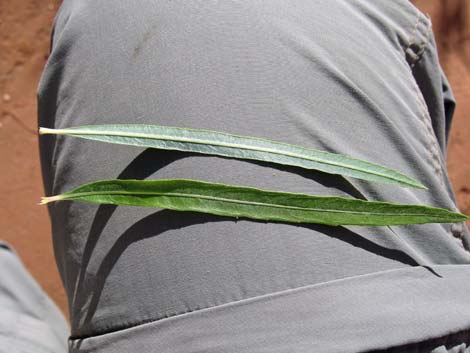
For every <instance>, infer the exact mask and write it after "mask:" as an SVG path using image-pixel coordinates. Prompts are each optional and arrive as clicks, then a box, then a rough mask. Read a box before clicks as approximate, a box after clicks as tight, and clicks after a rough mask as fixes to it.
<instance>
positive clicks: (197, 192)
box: [42, 179, 468, 226]
mask: <svg viewBox="0 0 470 353" xmlns="http://www.w3.org/2000/svg"><path fill="white" fill-rule="evenodd" d="M59 200H77V201H86V202H92V203H99V204H114V205H128V206H141V207H155V208H167V209H171V210H176V211H195V212H203V213H210V214H215V215H222V216H230V217H247V218H252V219H258V220H266V221H282V222H292V223H320V224H327V225H368V226H386V225H405V224H422V223H453V222H462V221H465V220H467V219H468V218H467V216H465V215H462V214H459V213H454V212H451V211H448V210H445V209H441V208H433V207H427V206H421V205H400V204H392V203H387V202H372V201H364V200H358V199H350V198H341V197H324V196H322V197H319V196H311V195H306V194H294V193H286V192H277V191H267V190H260V189H255V188H249V187H241V186H232V185H224V184H216V183H208V182H202V181H197V180H187V179H163V180H101V181H96V182H93V183H90V184H85V185H82V186H80V187H78V188H76V189H74V190H72V191H69V192H66V193H64V194H62V195H58V196H52V197H45V198H43V199H42V203H43V204H44V203H48V202H52V201H59Z"/></svg>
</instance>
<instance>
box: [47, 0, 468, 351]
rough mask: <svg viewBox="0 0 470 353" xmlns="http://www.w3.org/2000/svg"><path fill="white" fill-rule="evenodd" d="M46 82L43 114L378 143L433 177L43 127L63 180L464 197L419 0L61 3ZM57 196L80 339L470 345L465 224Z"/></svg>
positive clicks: (59, 255)
mask: <svg viewBox="0 0 470 353" xmlns="http://www.w3.org/2000/svg"><path fill="white" fill-rule="evenodd" d="M38 99H39V125H40V126H44V127H49V128H63V127H69V126H77V125H84V124H108V123H147V124H159V125H167V126H180V127H188V128H200V129H210V130H220V131H225V132H229V133H234V134H239V135H248V136H257V137H261V138H267V139H272V140H277V141H282V142H286V143H292V144H297V145H302V146H305V147H309V148H316V149H321V150H326V151H330V152H336V153H342V154H346V155H350V156H353V157H357V158H361V159H365V160H368V161H371V162H374V163H378V164H382V165H386V166H388V167H390V168H394V169H397V170H399V171H401V172H403V173H405V174H407V175H409V176H411V177H414V178H416V179H418V180H420V181H421V182H423V183H424V184H425V185H426V186H427V187H428V189H429V190H414V189H406V188H398V187H395V186H387V185H378V184H373V183H368V182H362V181H358V180H353V179H345V178H343V177H341V176H338V175H327V174H323V173H319V172H306V171H303V170H299V169H297V168H293V167H278V166H275V165H272V164H269V163H252V162H248V161H243V160H235V159H227V158H218V157H211V156H202V155H195V154H190V153H182V152H175V151H158V150H142V149H136V148H131V147H126V146H116V145H107V144H102V143H98V142H93V141H85V140H78V139H74V138H71V137H52V136H43V137H41V139H40V147H41V162H42V167H43V176H44V185H45V190H46V193H47V194H48V195H53V194H59V193H62V192H65V191H67V190H70V189H72V188H74V187H76V186H78V185H80V184H83V183H86V182H90V181H93V180H97V179H112V178H122V179H158V178H189V179H200V180H206V181H213V182H222V183H226V184H235V185H247V186H253V187H258V188H264V189H271V190H285V191H290V192H297V193H309V194H317V195H338V196H344V197H359V198H367V199H369V200H380V201H390V202H398V203H419V204H425V205H429V206H437V207H443V208H447V209H450V210H457V206H456V203H455V198H454V195H453V192H452V187H451V185H450V182H449V178H448V175H447V169H446V163H445V156H446V146H447V139H448V134H449V129H450V126H451V120H452V114H453V110H454V104H455V102H454V98H453V96H452V92H451V90H450V87H449V85H448V82H447V80H446V78H445V76H444V74H443V73H442V70H441V68H440V66H439V62H438V57H437V53H436V45H435V42H434V38H433V34H432V28H431V23H430V21H429V19H428V18H427V17H426V16H424V15H423V14H422V13H420V12H419V11H418V10H417V9H416V8H414V7H413V5H411V3H410V2H408V1H406V0H396V1H388V0H377V1H368V0H351V1H345V0H328V1H326V0H324V1H311V0H292V1H285V0H204V1H203V0H194V1H183V0H158V1H156V0H140V1H129V0H113V1H110V0H102V1H95V0H80V1H78V0H64V2H63V4H62V6H61V8H60V11H59V13H58V15H57V17H56V20H55V25H54V33H53V38H52V51H51V55H50V58H49V60H48V63H47V65H46V67H45V70H44V73H43V76H42V78H41V82H40V85H39V88H38ZM49 210H50V215H51V220H52V231H53V240H54V247H55V253H56V259H57V263H58V267H59V270H60V274H61V276H62V280H63V282H64V286H65V288H66V292H67V294H68V300H69V306H70V315H71V329H72V334H71V338H70V351H71V352H104V353H107V352H113V353H116V352H179V353H189V352H217V353H221V352H222V353H223V352H250V353H255V352H256V353H258V352H270V353H276V352H299V353H300V352H301V353H303V352H365V351H374V350H384V349H395V351H400V352H401V351H403V352H404V351H410V352H417V351H423V352H430V351H433V350H434V352H441V351H443V350H444V351H448V350H449V351H452V352H457V351H459V350H458V349H467V350H468V348H465V347H468V344H469V343H470V341H469V336H468V330H470V305H469V299H468V298H469V297H468V293H469V292H470V281H469V278H470V237H469V233H468V230H467V229H466V227H465V225H464V224H428V225H413V226H406V227H326V226H317V225H304V224H302V225H292V224H284V223H273V222H259V221H258V222H257V221H252V220H247V219H240V220H235V219H231V218H225V217H216V216H210V215H204V214H196V213H189V212H186V213H178V212H173V211H168V210H152V209H143V208H135V207H134V208H133V207H115V206H109V205H102V206H98V205H92V204H86V203H79V202H59V203H55V204H52V205H50V207H49ZM453 334H458V335H457V336H451V335H453ZM439 339H440V340H439ZM430 340H431V341H430ZM429 342H433V343H429ZM418 344H422V345H419V346H416V345H418ZM413 345H415V346H413ZM393 347H402V348H393ZM403 347H406V348H403ZM413 347H414V348H413ZM416 347H421V348H422V349H421V348H419V350H416V349H415V348H416ZM453 347H458V348H456V349H457V350H455V349H454V348H453ZM462 347H463V348H462ZM397 349H398V350H397ZM413 349H415V350H413ZM417 349H418V348H417ZM452 349H454V350H452ZM460 351H462V350H460Z"/></svg>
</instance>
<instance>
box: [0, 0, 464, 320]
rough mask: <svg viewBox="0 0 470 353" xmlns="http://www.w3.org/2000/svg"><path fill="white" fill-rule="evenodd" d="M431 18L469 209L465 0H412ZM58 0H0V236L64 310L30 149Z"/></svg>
mask: <svg viewBox="0 0 470 353" xmlns="http://www.w3.org/2000/svg"><path fill="white" fill-rule="evenodd" d="M413 3H414V4H415V5H416V6H417V7H418V8H419V9H421V11H423V12H424V13H427V14H429V16H430V17H431V19H432V21H433V27H434V33H435V36H436V40H437V42H438V46H439V55H440V60H441V64H442V66H443V68H444V70H445V72H446V74H447V76H448V78H449V81H450V83H451V85H452V88H453V90H454V94H455V96H456V99H457V111H456V115H455V119H454V125H453V128H452V134H451V138H450V145H449V151H448V158H447V165H448V168H449V172H450V175H451V179H452V182H453V184H454V190H455V193H456V195H457V199H458V203H459V207H460V210H461V211H462V212H463V213H466V214H470V0H417V1H413ZM59 6H60V1H59V0H14V1H8V0H0V114H1V115H0V161H1V169H0V170H1V172H0V195H2V196H1V202H2V206H1V208H0V231H1V232H0V238H1V239H3V240H5V241H7V242H8V243H10V244H11V245H13V247H14V248H15V249H16V251H17V252H18V253H19V255H20V256H21V258H22V260H23V261H24V263H25V265H26V267H27V268H28V269H29V270H30V271H31V273H32V274H33V276H34V277H35V278H36V279H37V280H38V281H39V283H40V284H41V285H42V287H43V288H44V289H45V290H46V291H47V292H48V293H49V295H50V296H51V297H52V299H53V300H54V301H55V302H56V303H57V304H58V305H59V306H60V308H61V309H62V310H63V311H64V312H65V313H66V314H67V312H66V311H67V309H66V308H67V306H66V299H65V293H64V290H63V288H62V284H61V282H60V279H59V275H58V272H57V269H56V266H55V261H54V256H53V250H52V243H51V237H50V223H49V219H48V214H47V208H46V207H44V206H42V207H41V206H38V205H37V203H38V202H39V198H40V197H41V196H43V188H42V181H41V172H40V166H39V154H38V145H37V141H38V136H37V122H36V120H37V116H36V88H37V84H38V80H39V77H40V74H41V71H42V68H43V66H44V64H45V62H46V60H47V57H48V52H49V43H50V30H51V24H52V21H53V18H54V16H55V13H56V11H57V9H58V7H59Z"/></svg>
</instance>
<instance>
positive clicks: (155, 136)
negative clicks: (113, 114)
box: [39, 124, 426, 189]
mask: <svg viewBox="0 0 470 353" xmlns="http://www.w3.org/2000/svg"><path fill="white" fill-rule="evenodd" d="M39 133H40V134H56V135H71V136H75V137H79V138H84V139H90V140H97V141H102V142H108V143H115V144H123V145H132V146H139V147H148V148H157V149H166V150H179V151H187V152H195V153H202V154H208V155H218V156H224V157H231V158H238V159H249V160H258V161H266V162H272V163H277V164H282V165H290V166H296V167H301V168H305V169H314V170H319V171H322V172H326V173H330V174H339V175H343V176H349V177H353V178H358V179H363V180H368V181H373V182H380V183H386V184H394V185H400V186H405V187H413V188H421V189H426V187H425V186H424V185H422V184H421V183H420V182H418V181H416V180H414V179H412V178H410V177H408V176H406V175H404V174H402V173H400V172H397V171H395V170H392V169H389V168H386V167H383V166H380V165H377V164H373V163H370V162H366V161H363V160H359V159H355V158H351V157H347V156H344V155H340V154H335V153H329V152H325V151H319V150H314V149H308V148H304V147H301V146H296V145H290V144H286V143H280V142H275V141H270V140H266V139H260V138H255V137H247V136H239V135H232V134H227V133H223V132H218V131H208V130H196V129H185V128H178V127H167V126H158V125H139V124H130V125H129V124H118V125H88V126H78V127H71V128H65V129H47V128H40V130H39Z"/></svg>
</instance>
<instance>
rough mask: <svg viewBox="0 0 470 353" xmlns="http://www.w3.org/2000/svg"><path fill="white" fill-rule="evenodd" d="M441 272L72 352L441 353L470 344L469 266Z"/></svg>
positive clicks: (194, 315)
mask: <svg viewBox="0 0 470 353" xmlns="http://www.w3.org/2000/svg"><path fill="white" fill-rule="evenodd" d="M436 269H437V271H438V272H439V273H440V274H441V275H442V278H439V277H436V276H435V275H433V274H432V273H430V272H429V271H427V270H425V269H424V268H420V267H411V268H407V269H400V270H391V271H383V272H376V273H372V274H368V275H363V276H357V277H352V278H346V279H341V280H337V281H330V282H327V283H320V284H316V285H311V286H305V287H300V288H294V289H289V290H285V291H283V292H277V293H271V294H267V295H264V296H258V297H255V298H249V299H244V300H241V301H236V302H231V303H227V304H224V305H220V306H216V307H211V308H207V309H202V310H197V311H194V312H191V313H186V314H182V315H177V316H174V317H171V318H166V319H162V320H158V321H155V322H149V323H145V324H141V325H138V326H135V327H130V328H127V329H125V330H120V331H118V332H115V333H110V334H107V335H105V336H97V337H91V338H88V339H85V340H75V341H74V342H73V343H72V352H102V353H111V352H162V353H171V352H184V353H190V352H191V353H196V352H204V353H219V352H224V353H225V352H230V353H232V352H233V353H235V352H250V353H261V352H263V353H265V352H266V353H267V352H270V353H281V352H282V353H284V352H322V353H323V352H324V353H338V352H344V353H346V352H347V353H353V352H366V351H373V350H375V349H377V347H380V348H386V349H387V352H407V353H408V352H409V353H411V352H415V353H416V352H419V353H424V352H426V353H430V352H432V351H433V350H434V349H438V350H437V351H435V352H433V353H440V352H443V349H444V347H446V346H447V347H449V348H452V347H453V346H455V345H457V344H456V343H455V342H458V344H460V345H461V346H462V345H464V344H467V345H468V344H470V335H469V332H470V331H467V332H466V333H465V334H460V335H457V336H456V337H453V335H452V334H453V333H454V332H458V331H461V330H468V317H469V315H470V305H468V290H469V289H470V285H469V284H468V278H469V275H470V266H468V265H466V266H455V265H439V266H436ZM462 283H464V284H463V285H462ZM462 287H463V288H462ZM429 293H432V295H430V294H429ZM430 308H432V309H430ZM449 328H452V329H451V330H449ZM454 330H455V331H454ZM449 334H450V335H449ZM443 335H446V336H448V337H449V338H448V339H447V340H446V339H443V338H441V337H442V336H443ZM433 338H439V339H433ZM430 339H431V341H429V340H430ZM397 342H400V343H401V346H400V347H396V344H397ZM443 343H444V344H443ZM444 352H447V349H446V350H444ZM450 352H453V351H452V350H450ZM457 352H458V351H457Z"/></svg>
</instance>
